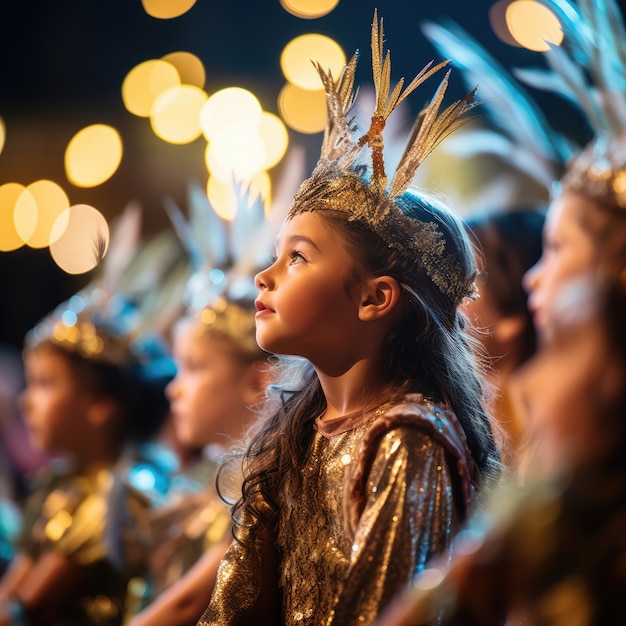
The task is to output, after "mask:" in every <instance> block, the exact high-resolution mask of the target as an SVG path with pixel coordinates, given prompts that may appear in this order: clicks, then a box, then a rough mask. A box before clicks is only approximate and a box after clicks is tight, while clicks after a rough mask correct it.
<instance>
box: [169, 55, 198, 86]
mask: <svg viewBox="0 0 626 626" xmlns="http://www.w3.org/2000/svg"><path fill="white" fill-rule="evenodd" d="M161 58H162V59H163V61H165V62H167V63H171V64H172V65H173V66H174V67H175V68H176V71H177V72H178V75H179V76H180V82H181V83H182V84H183V85H194V86H195V87H200V89H203V88H204V83H205V81H206V71H205V69H204V64H203V63H202V61H201V60H200V59H199V58H198V57H197V56H196V55H195V54H191V52H183V51H181V52H170V53H169V54H166V55H164V56H162V57H161Z"/></svg>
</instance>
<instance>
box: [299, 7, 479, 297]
mask: <svg viewBox="0 0 626 626" xmlns="http://www.w3.org/2000/svg"><path fill="white" fill-rule="evenodd" d="M356 64H357V55H356V54H355V55H354V56H353V57H352V59H351V60H350V61H349V63H348V64H347V65H346V67H345V68H344V71H343V73H342V75H341V77H340V79H339V81H338V82H337V83H335V82H334V80H333V77H332V75H331V73H330V72H326V71H325V70H324V69H323V68H322V67H321V66H320V65H319V64H317V65H316V67H317V70H318V72H319V75H320V77H321V79H322V83H323V85H324V90H325V92H326V100H327V106H328V118H327V124H326V129H325V133H324V140H323V144H322V150H321V156H320V159H319V161H318V163H317V165H316V167H315V169H314V170H313V172H312V174H311V176H310V177H309V178H308V179H307V180H306V181H305V182H304V183H303V184H302V185H301V187H300V189H299V190H298V193H297V194H296V196H295V198H294V201H293V205H292V207H291V209H290V211H289V215H288V217H290V218H291V217H293V216H295V215H298V214H300V213H303V212H307V211H314V210H324V209H326V210H334V211H340V212H343V213H347V214H348V215H349V218H348V219H349V220H351V221H358V222H360V223H362V224H364V225H365V226H367V227H368V228H369V229H371V230H372V231H373V232H374V233H376V235H378V236H379V237H380V238H381V239H382V240H383V241H384V242H385V243H386V244H387V245H389V246H390V247H392V248H395V249H397V250H400V251H402V252H403V253H404V254H408V255H411V256H412V257H413V258H415V261H416V262H417V263H419V264H420V265H421V266H422V267H423V268H424V270H425V271H426V274H427V275H428V276H429V278H430V279H431V280H432V281H433V283H434V284H435V285H436V286H437V287H438V289H439V290H440V291H441V292H442V293H443V294H445V295H446V296H448V297H449V298H450V299H452V300H453V301H454V302H455V303H456V302H460V300H461V299H462V298H463V297H464V296H467V295H470V294H472V293H473V287H472V282H473V277H468V276H465V275H464V272H463V270H462V268H461V267H460V265H459V263H458V261H457V260H456V259H454V258H453V257H452V256H450V255H446V253H445V240H444V237H443V234H442V232H441V231H440V230H439V228H438V226H437V224H436V223H434V222H428V223H427V222H420V221H419V220H416V219H414V218H411V217H409V216H407V215H405V214H404V213H403V211H402V210H401V208H400V207H399V206H398V205H397V204H396V202H395V200H396V199H397V198H398V197H399V196H401V195H402V194H403V193H404V192H405V191H406V190H407V188H408V187H409V185H410V184H411V181H412V180H413V177H414V176H415V171H416V169H417V168H418V167H419V165H420V164H421V163H422V162H423V161H424V159H425V158H426V157H427V156H428V155H429V154H430V153H431V152H432V150H433V149H434V148H435V147H436V146H437V145H438V144H439V142H441V141H442V140H443V139H445V138H446V137H447V136H448V135H449V134H450V133H452V132H454V131H455V130H456V129H457V128H459V127H460V126H462V125H463V124H465V123H467V122H468V121H470V119H471V118H467V117H462V116H463V115H464V114H465V113H466V112H468V111H470V110H471V109H472V108H474V106H475V104H474V102H473V100H474V91H472V92H470V93H469V94H468V96H467V97H466V98H464V99H462V100H459V101H457V102H454V103H453V104H451V105H449V106H448V107H447V108H445V109H444V110H443V111H441V112H440V109H441V105H442V102H443V98H444V95H445V92H446V88H447V85H448V78H449V71H448V72H447V73H446V74H445V76H444V78H443V80H442V81H441V83H440V85H439V87H438V89H437V91H436V93H435V95H434V96H433V98H432V100H431V102H430V104H429V105H428V106H427V107H426V108H425V109H424V110H423V111H422V112H421V113H420V115H419V117H418V118H417V121H416V122H415V125H414V127H413V130H412V132H411V136H410V138H409V141H408V144H407V147H406V149H405V152H404V154H403V156H402V158H401V160H400V163H399V164H398V166H397V168H396V171H395V174H394V175H393V177H392V180H391V183H390V184H389V185H388V184H387V174H386V172H385V164H384V141H383V135H382V133H383V129H384V128H385V124H386V121H387V118H388V117H389V115H390V114H391V113H392V112H393V110H394V109H395V108H396V107H397V106H398V105H399V104H400V103H401V102H402V101H403V100H404V99H405V98H406V97H407V96H408V95H409V94H410V93H411V92H412V91H414V90H415V89H416V88H417V87H418V86H420V85H421V84H422V83H423V82H424V81H425V80H427V79H428V78H429V77H430V76H432V75H433V74H435V73H436V72H438V71H439V70H440V69H442V68H443V67H445V66H446V65H447V64H448V61H444V62H442V63H439V64H437V65H435V66H433V64H432V62H431V63H429V64H428V65H426V66H425V67H424V68H423V69H422V71H421V72H419V73H418V75H417V76H416V77H415V78H414V79H413V80H412V81H411V83H410V84H409V85H408V86H406V88H404V89H403V87H404V80H403V79H401V80H400V81H399V82H398V83H397V84H396V85H395V86H394V87H393V89H392V88H391V59H390V54H389V52H387V53H386V54H384V52H383V25H382V20H381V21H380V24H379V22H378V16H377V13H376V12H375V13H374V22H373V24H372V68H373V77H374V87H375V92H376V104H375V110H374V113H373V115H372V118H371V124H370V127H369V129H368V130H367V132H365V133H363V134H361V135H360V136H359V134H358V129H357V128H356V127H355V125H354V124H353V120H352V119H351V118H349V117H348V114H349V111H350V108H351V107H352V105H353V103H354V98H355V94H354V74H355V70H356ZM365 146H368V147H369V148H370V151H371V168H370V172H369V177H368V178H367V180H366V179H365V178H364V177H363V176H362V166H361V165H357V163H356V160H357V157H358V156H359V154H360V153H361V151H362V149H363V148H365Z"/></svg>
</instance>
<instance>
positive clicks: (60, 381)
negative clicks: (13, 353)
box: [20, 348, 91, 453]
mask: <svg viewBox="0 0 626 626" xmlns="http://www.w3.org/2000/svg"><path fill="white" fill-rule="evenodd" d="M25 373H26V388H25V389H24V391H23V393H22V395H21V397H20V402H21V406H22V410H23V412H24V418H25V421H26V425H27V426H28V430H29V433H30V436H31V437H32V439H33V441H34V442H35V444H36V445H37V446H38V447H41V448H42V449H44V450H49V451H52V452H70V453H71V452H75V451H76V450H77V449H78V448H76V446H80V433H81V432H82V425H83V424H84V422H85V416H86V415H87V412H88V410H89V407H90V404H91V397H90V395H89V394H88V393H87V392H86V391H85V390H84V389H83V388H82V386H81V385H79V384H78V381H77V380H76V377H75V375H74V372H73V371H72V368H71V365H70V363H69V362H68V360H67V358H66V357H65V356H63V355H62V354H60V353H59V352H57V351H55V350H51V349H47V348H38V349H35V350H33V351H31V352H29V353H28V355H27V356H26V358H25Z"/></svg>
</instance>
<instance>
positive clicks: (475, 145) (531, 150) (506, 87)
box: [421, 20, 580, 211]
mask: <svg viewBox="0 0 626 626" xmlns="http://www.w3.org/2000/svg"><path fill="white" fill-rule="evenodd" d="M421 28H422V31H423V32H424V34H425V36H426V37H427V38H428V40H429V41H430V42H431V43H432V44H433V46H434V47H435V48H436V49H437V50H438V52H439V53H440V54H441V55H442V56H444V57H451V58H453V59H454V65H455V66H457V67H459V68H460V69H461V72H462V76H463V79H464V82H465V83H466V85H480V92H481V95H482V99H481V110H482V111H484V112H485V115H484V116H483V120H485V123H484V124H482V125H481V126H479V127H478V128H472V129H470V130H467V131H466V132H464V133H462V134H459V135H457V136H456V137H453V138H452V139H451V140H450V141H448V142H447V143H446V151H447V152H449V153H452V154H454V155H456V156H459V157H462V158H469V157H475V156H477V155H485V156H489V157H492V158H495V159H497V160H498V162H499V163H504V164H506V165H508V166H509V167H510V170H511V174H507V173H505V172H503V170H502V168H498V170H497V172H498V173H497V176H496V177H495V179H494V181H493V182H492V183H491V184H485V183H484V182H483V183H482V184H481V187H480V189H479V190H478V193H477V197H476V199H475V200H474V203H473V207H472V208H474V207H477V208H478V209H479V210H481V211H482V210H484V209H485V208H497V210H502V209H503V208H506V207H511V206H513V205H514V203H515V198H514V194H515V192H516V187H519V190H520V191H522V190H523V196H524V204H525V205H527V204H528V203H529V202H530V203H532V204H536V205H542V204H543V203H545V202H546V201H547V199H548V197H549V195H550V191H551V189H552V186H553V184H554V181H555V180H558V179H559V178H560V177H561V175H562V174H563V171H564V169H565V164H566V163H567V161H568V160H569V159H570V158H571V156H572V155H573V154H574V153H575V152H577V151H579V150H580V146H579V145H578V144H575V143H573V142H572V141H571V140H570V139H569V138H567V137H565V136H564V135H562V134H561V133H560V132H558V130H557V129H555V128H553V127H552V126H551V125H550V124H549V123H548V121H547V119H546V118H545V116H544V115H543V113H542V111H541V109H540V108H539V106H538V105H537V104H536V103H535V102H534V101H533V99H532V97H531V96H530V95H529V94H528V93H527V91H526V90H525V89H524V87H523V85H522V84H521V83H520V82H519V81H518V80H516V78H515V77H514V76H513V75H512V74H511V73H510V72H509V71H507V69H505V68H504V67H503V66H502V64H501V63H499V62H498V61H497V60H496V59H495V58H494V57H493V56H492V55H491V54H489V52H488V51H487V50H486V49H485V48H484V47H483V46H482V45H481V44H480V43H479V42H478V41H476V40H475V39H474V38H473V37H472V36H471V35H470V34H469V33H468V32H467V31H466V30H464V29H463V28H462V27H461V26H459V25H458V24H456V23H455V22H453V21H452V20H444V21H442V22H432V21H424V22H423V23H422V24H421ZM529 183H530V184H529ZM533 194H536V196H535V195H533Z"/></svg>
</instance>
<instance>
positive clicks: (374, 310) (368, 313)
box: [359, 276, 402, 322]
mask: <svg viewBox="0 0 626 626" xmlns="http://www.w3.org/2000/svg"><path fill="white" fill-rule="evenodd" d="M401 291H402V290H401V288H400V285H399V284H398V281H397V280H396V279H395V278H392V277H391V276H376V277H375V278H370V279H369V280H367V281H366V282H365V283H364V285H363V287H362V288H361V300H360V303H359V319H360V320H362V321H364V322H370V321H374V320H378V319H381V318H383V317H385V316H386V315H389V313H391V311H393V309H394V308H395V306H396V304H397V303H398V300H399V299H400V293H401Z"/></svg>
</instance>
